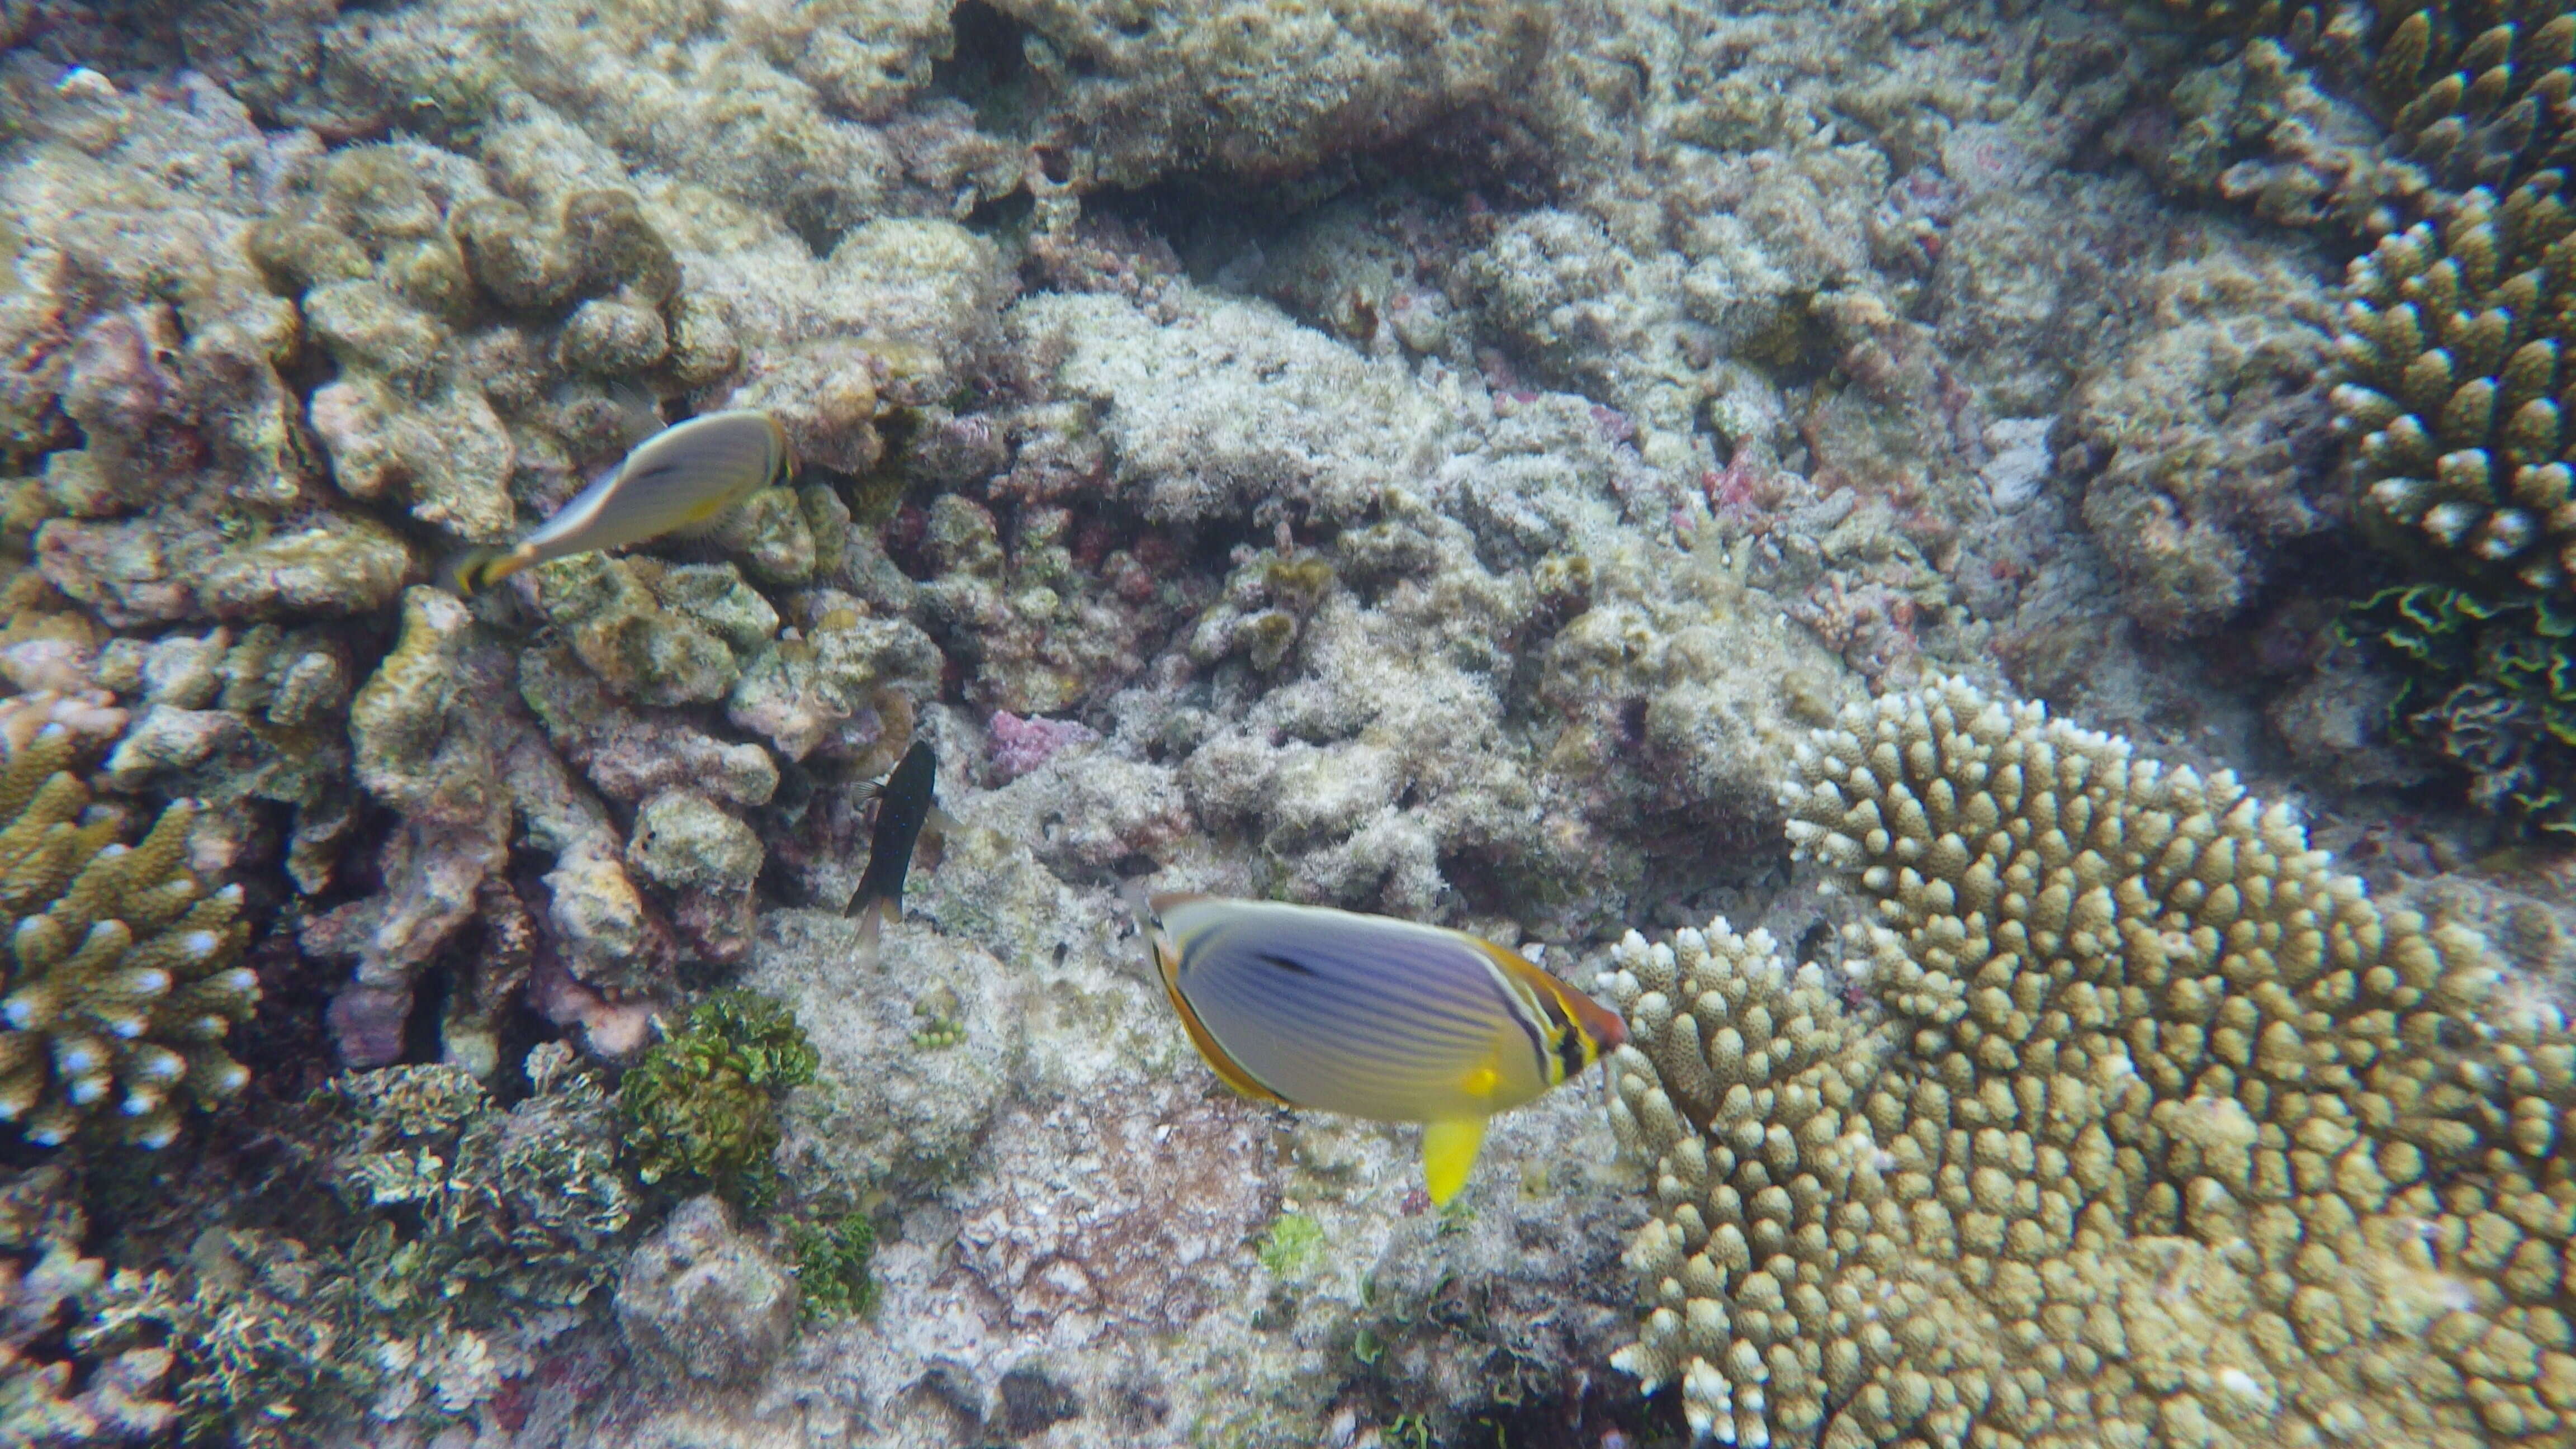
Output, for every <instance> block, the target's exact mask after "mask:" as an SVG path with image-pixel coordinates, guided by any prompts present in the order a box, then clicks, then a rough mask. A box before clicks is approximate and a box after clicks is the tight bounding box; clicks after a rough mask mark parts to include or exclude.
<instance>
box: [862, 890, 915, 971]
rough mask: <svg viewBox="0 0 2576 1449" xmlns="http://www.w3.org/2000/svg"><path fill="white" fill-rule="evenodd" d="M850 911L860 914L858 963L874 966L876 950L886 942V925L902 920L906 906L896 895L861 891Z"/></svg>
mask: <svg viewBox="0 0 2576 1449" xmlns="http://www.w3.org/2000/svg"><path fill="white" fill-rule="evenodd" d="M850 913H853V915H858V964H863V967H873V964H876V951H878V949H881V944H884V936H886V926H894V923H896V920H902V918H904V908H902V905H899V902H896V900H894V897H886V895H871V892H860V895H858V900H855V902H850Z"/></svg>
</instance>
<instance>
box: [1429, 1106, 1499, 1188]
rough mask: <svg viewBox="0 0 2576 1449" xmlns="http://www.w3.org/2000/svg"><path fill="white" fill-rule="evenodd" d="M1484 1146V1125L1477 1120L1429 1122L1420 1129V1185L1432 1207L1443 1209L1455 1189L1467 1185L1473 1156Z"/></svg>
mask: <svg viewBox="0 0 2576 1449" xmlns="http://www.w3.org/2000/svg"><path fill="white" fill-rule="evenodd" d="M1484 1145H1485V1122H1484V1119H1483V1118H1481V1117H1471V1118H1457V1119H1452V1120H1450V1121H1447V1122H1431V1123H1426V1124H1424V1126H1423V1128H1422V1185H1423V1187H1424V1188H1426V1189H1427V1190H1429V1192H1430V1193H1431V1204H1432V1206H1434V1207H1445V1206H1447V1205H1448V1202H1449V1199H1451V1198H1453V1197H1456V1196H1457V1195H1458V1189H1460V1188H1462V1187H1465V1186H1466V1185H1467V1174H1468V1173H1469V1172H1471V1171H1473V1170H1474V1169H1475V1166H1476V1153H1477V1151H1478V1150H1479V1149H1481V1148H1482V1147H1483V1146H1484Z"/></svg>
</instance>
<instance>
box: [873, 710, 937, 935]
mask: <svg viewBox="0 0 2576 1449" xmlns="http://www.w3.org/2000/svg"><path fill="white" fill-rule="evenodd" d="M938 782H939V757H938V756H937V755H935V754H933V753H932V752H931V749H930V742H929V741H928V740H914V741H913V742H912V748H911V749H908V750H906V751H904V752H903V760H902V763H900V764H898V765H896V766H895V767H894V773H893V774H891V775H888V776H886V777H885V780H884V782H883V783H881V784H874V785H870V786H868V787H867V788H866V793H867V794H868V795H872V796H874V797H875V798H876V802H877V826H876V830H875V831H874V833H872V834H871V835H869V837H868V870H867V874H865V875H863V876H860V877H859V889H858V891H857V893H856V894H854V895H852V896H851V897H850V914H852V915H855V916H857V917H858V918H859V959H860V960H861V961H862V962H873V961H874V960H876V955H877V933H878V932H879V931H880V930H882V929H883V925H884V923H885V922H888V921H899V920H902V919H903V878H904V875H905V873H906V872H908V871H910V870H911V869H912V847H913V843H914V842H915V841H918V840H919V839H920V838H921V832H922V831H923V830H924V829H928V830H930V831H932V832H934V833H940V832H944V831H945V830H946V828H947V826H948V824H949V820H948V815H947V812H945V811H943V810H941V809H940V808H939V806H938V804H937V802H935V801H934V800H933V799H932V798H931V792H932V789H933V787H934V786H936V785H937V784H938Z"/></svg>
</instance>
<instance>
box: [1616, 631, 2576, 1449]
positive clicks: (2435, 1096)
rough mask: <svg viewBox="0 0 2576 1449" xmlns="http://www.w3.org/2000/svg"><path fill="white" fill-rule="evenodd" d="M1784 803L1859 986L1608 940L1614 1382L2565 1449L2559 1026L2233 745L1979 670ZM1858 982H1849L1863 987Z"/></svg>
mask: <svg viewBox="0 0 2576 1449" xmlns="http://www.w3.org/2000/svg"><path fill="white" fill-rule="evenodd" d="M1784 793H1785V798H1786V803H1787V806H1788V809H1789V812H1790V816H1791V823H1790V826H1789V830H1790V836H1791V839H1792V841H1793V842H1794V844H1795V846H1796V849H1797V852H1798V853H1799V854H1800V855H1801V856H1805V857H1809V858H1812V859H1814V860H1816V861H1818V862H1820V863H1821V864H1823V865H1824V866H1825V867H1827V868H1828V869H1829V870H1831V871H1833V872H1835V873H1836V875H1837V876H1838V878H1839V879H1840V880H1841V881H1843V882H1844V883H1846V884H1847V885H1848V886H1849V887H1851V888H1853V889H1855V890H1856V892H1857V894H1858V895H1859V896H1860V898H1861V899H1862V900H1863V901H1865V902H1866V903H1867V906H1868V907H1869V909H1870V913H1871V915H1872V917H1873V919H1872V920H1871V922H1870V923H1869V924H1868V925H1866V926H1859V927H1854V928H1852V933H1851V934H1852V935H1853V936H1854V937H1855V939H1857V940H1859V941H1862V942H1864V943H1865V945H1866V954H1865V957H1864V958H1863V960H1864V964H1865V970H1863V971H1862V972H1860V973H1859V974H1858V975H1857V976H1856V977H1854V978H1853V982H1854V984H1855V985H1856V990H1854V991H1853V993H1852V994H1851V995H1850V996H1849V997H1848V998H1846V997H1845V996H1843V995H1841V994H1839V993H1838V991H1837V989H1836V988H1838V987H1841V986H1842V985H1843V984H1844V983H1843V981H1842V980H1840V979H1838V978H1837V977H1835V976H1833V975H1829V974H1828V969H1827V968H1825V967H1822V966H1818V965H1812V964H1811V965H1803V966H1798V967H1795V968H1792V967H1791V966H1789V965H1788V964H1787V963H1785V962H1783V961H1781V960H1780V959H1779V958H1778V957H1777V956H1776V955H1775V954H1774V953H1773V949H1772V943H1771V942H1770V940H1769V939H1768V938H1767V937H1766V936H1764V935H1763V934H1762V933H1760V932H1756V933H1754V934H1753V935H1751V936H1749V937H1747V936H1738V935H1736V934H1735V933H1733V932H1732V931H1730V930H1728V929H1727V928H1726V926H1725V923H1724V922H1722V921H1721V922H1719V923H1717V924H1716V925H1715V926H1714V927H1712V928H1711V929H1710V930H1708V931H1706V932H1695V931H1685V932H1683V933H1681V935H1680V937H1679V938H1678V939H1677V940H1676V941H1675V942H1673V943H1672V944H1671V945H1669V946H1666V945H1656V946H1649V945H1647V944H1646V943H1645V942H1644V941H1643V940H1642V939H1640V938H1639V937H1637V936H1636V935H1634V934H1633V933H1632V934H1631V935H1630V936H1629V937H1628V938H1627V939H1626V940H1625V941H1624V942H1622V943H1621V944H1620V945H1619V947H1617V948H1616V951H1615V958H1614V959H1615V964H1616V966H1617V968H1618V970H1617V973H1616V975H1615V977H1614V981H1613V994H1614V995H1615V996H1616V998H1617V999H1618V1001H1619V1002H1620V1004H1621V1005H1622V1006H1623V1007H1624V1008H1625V1009H1626V1011H1627V1012H1628V1015H1629V1019H1630V1022H1631V1024H1632V1028H1633V1032H1634V1037H1633V1041H1632V1043H1631V1045H1630V1046H1628V1047H1627V1048H1625V1049H1623V1050H1621V1051H1620V1052H1619V1053H1618V1054H1617V1056H1616V1057H1615V1058H1614V1059H1613V1061H1612V1070H1613V1072H1614V1073H1615V1081H1616V1087H1617V1090H1616V1094H1615V1097H1614V1101H1613V1106H1612V1119H1613V1124H1614V1126H1615V1128H1616V1130H1617V1132H1618V1135H1619V1137H1620V1138H1621V1140H1622V1142H1623V1143H1624V1144H1625V1146H1626V1147H1627V1149H1628V1150H1630V1151H1631V1152H1634V1153H1636V1154H1639V1155H1641V1156H1642V1157H1643V1158H1645V1159H1646V1160H1648V1161H1650V1162H1652V1163H1653V1164H1654V1180H1655V1187H1654V1198H1655V1209H1654V1216H1653V1218H1652V1219H1651V1220H1650V1221H1649V1222H1648V1223H1647V1224H1646V1226H1645V1228H1644V1229H1643V1230H1642V1231H1641V1232H1639V1234H1638V1235H1637V1237H1636V1238H1635V1240H1634V1242H1633V1244H1632V1245H1631V1247H1630V1249H1629V1252H1628V1261H1629V1262H1630V1263H1631V1264H1632V1265H1633V1266H1634V1267H1636V1268H1637V1269H1638V1270H1639V1271H1640V1273H1641V1275H1642V1282H1643V1291H1644V1297H1645V1302H1644V1307H1645V1310H1646V1317H1645V1322H1644V1331H1643V1334H1642V1336H1641V1338H1640V1341H1639V1342H1638V1343H1636V1344H1635V1345H1634V1346H1632V1347H1630V1348H1628V1349H1626V1350H1624V1351H1623V1352H1622V1353H1621V1354H1620V1355H1619V1356H1618V1359H1617V1362H1619V1363H1620V1364H1621V1365H1623V1366H1625V1367H1627V1368H1629V1369H1630V1370H1632V1371H1633V1372H1635V1373H1637V1374H1639V1375H1640V1376H1641V1377H1643V1378H1645V1379H1646V1380H1648V1381H1649V1382H1653V1383H1665V1382H1673V1381H1678V1382H1679V1383H1680V1384H1681V1386H1682V1393H1683V1396H1684V1402H1685V1405H1686V1407H1687V1411H1688V1414H1689V1417H1690V1419H1691V1421H1692V1423H1693V1425H1694V1426H1695V1427H1696V1428H1697V1429H1698V1430H1699V1431H1700V1432H1702V1433H1705V1434H1713V1435H1714V1436H1715V1437H1716V1438H1718V1439H1719V1440H1721V1441H1723V1442H1728V1443H1742V1444H1753V1445H1761V1444H1769V1443H1800V1444H1821V1445H1823V1446H1826V1449H1856V1446H1862V1445H1881V1444H1904V1445H1943V1446H1950V1445H1995V1446H2003V1445H2023V1446H2056V1445H2063V1446H2068V1449H2072V1446H2076V1445H2087V1446H2090V1445H2111V1446H2120V1445H2146V1444H2149V1443H2157V1444H2193V1445H2240V1444H2241V1445H2257V1444H2260V1445H2299V1444H2324V1443H2343V1444H2410V1445H2428V1446H2453V1445H2456V1446H2468V1445H2473V1444H2484V1443H2497V1442H2552V1443H2564V1442H2566V1440H2567V1437H2568V1436H2569V1434H2570V1433H2571V1431H2576V1331H2571V1327H2570V1321H2569V1314H2570V1312H2571V1311H2576V1301H2571V1300H2576V1283H2571V1282H2570V1280H2569V1278H2568V1276H2567V1262H2568V1260H2567V1257H2566V1250H2567V1240H2568V1236H2569V1233H2570V1228H2571V1222H2576V1176H2572V1175H2571V1172H2570V1166H2569V1163H2568V1161H2567V1160H2566V1158H2564V1157H2563V1156H2559V1155H2556V1149H2557V1147H2558V1145H2559V1143H2560V1141H2561V1140H2562V1134H2563V1133H2565V1132H2566V1131H2567V1130H2568V1129H2569V1128H2570V1127H2571V1126H2576V1120H2571V1115H2572V1114H2576V1037H2571V1035H2570V1033H2569V1031H2568V1029H2567V1025H2566V1022H2565V1019H2564V1017H2563V1016H2562V1015H2561V1014H2560V1013H2559V1011H2558V1010H2557V1009H2556V1008H2555V1007H2554V1006H2552V1005H2550V1004H2548V1003H2546V1002H2545V1001H2543V1000H2541V999H2539V998H2538V997H2537V996H2534V995H2531V994H2529V993H2528V992H2526V991H2525V990H2524V989H2523V988H2522V987H2521V986H2519V985H2515V984H2509V983H2508V981H2507V979H2506V978H2505V977H2504V976H2503V974H2502V973H2501V972H2500V971H2499V969H2498V967H2497V966H2496V964H2495V963H2494V960H2493V958H2492V957H2490V956H2489V954H2488V953H2487V951H2486V949H2485V946H2484V944H2483V942H2482V941H2481V940H2480V939H2479V938H2478V937H2477V936H2475V935H2474V934H2473V933H2471V932H2469V931H2466V930H2463V929H2459V928H2456V927H2449V926H2435V925H2432V924H2429V923H2427V922H2426V921H2425V920H2424V919H2422V918H2421V917H2419V916H2417V915H2416V914H2414V913H2412V912H2409V911H2402V910H2391V909H2383V908H2382V907H2380V906H2378V905H2376V904H2374V903H2373V902H2372V901H2371V900H2370V899H2369V898H2368V897H2367V895H2366V894H2365V892H2364V890H2363V887H2362V886H2361V884H2360V883H2359V882H2358V881H2357V880H2355V879H2353V878H2352V877H2349V876H2343V875H2337V874H2335V873H2334V872H2333V871H2332V870H2331V869H2330V868H2329V863H2328V859H2327V857H2326V856H2325V855H2324V854H2323V853H2322V852H2318V851H2313V850H2310V849H2309V848H2308V844H2307V838H2306V833H2305V831H2304V830H2303V829H2302V828H2301V827H2300V825H2299V824H2298V822H2297V821H2296V819H2295V818H2294V817H2293V815H2292V814H2291V812H2290V811H2289V810H2288V809H2286V808H2285V807H2282V806H2278V805H2275V806H2272V807H2270V808H2266V807H2265V806H2264V805H2263V804H2262V803H2261V802H2259V801H2257V800H2255V799H2253V798H2251V797H2249V796H2248V795H2246V793H2245V792H2244V790H2243V789H2242V788H2241V787H2239V785H2238V784H2237V782H2236V781H2235V780H2234V779H2233V778H2232V777H2231V776H2229V775H2227V774H2224V773H2221V774H2218V775H2215V776H2208V777H2204V776H2202V775H2200V774H2199V773H2197V772H2195V771H2193V770H2190V769H2187V768H2183V769H2167V768H2165V767H2164V766H2162V765H2160V764H2157V763H2155V762H2153V761H2150V760H2145V759H2141V758H2138V757H2136V756H2135V755H2134V754H2133V753H2132V751H2131V749H2130V747H2129V745H2128V743H2127V742H2126V741H2123V740H2120V739H2116V738H2111V737H2107V736H2104V735H2099V734H2094V733H2089V732H2087V731H2084V730H2080V729H2077V728H2074V727H2073V726H2071V725H2068V724H2066V723H2064V722H2063V721H2057V720H2051V719H2049V718H2048V717H2047V715H2046V712H2045V711H2044V710H2043V709H2042V708H2041V707H2039V706H2037V705H2029V704H2006V703H2002V702H1999V701H1995V700H1991V699H1988V698H1987V697H1985V696H1984V695H1982V694H1980V693H1978V692H1977V691H1976V690H1975V689H1973V688H1971V687H1969V686H1968V685H1966V684H1963V683H1961V682H1959V681H1956V680H1952V681H1947V682H1944V683H1940V684H1936V685H1933V686H1930V687H1928V688H1926V689H1924V690H1922V691H1921V692H1919V693H1914V694H1906V695H1896V696H1890V697H1884V698H1882V699H1880V700H1878V701H1877V702H1876V704H1875V706H1874V707H1855V708H1853V709H1851V710H1847V711H1846V712H1845V713H1844V715H1843V717H1842V720H1841V722H1840V726H1839V727H1838V728H1835V729H1831V730H1825V731H1820V732H1819V733H1818V736H1817V738H1816V739H1815V741H1814V742H1813V744H1812V745H1810V746H1808V747H1806V748H1805V749H1804V750H1803V751H1802V753H1801V755H1800V762H1799V765H1798V779H1797V780H1796V782H1795V783H1793V784H1791V785H1790V786H1789V787H1788V788H1787V789H1786V791H1785V792H1784ZM1847 1000H1848V1001H1850V1002H1851V1003H1853V1004H1849V1005H1847V1004H1846V1001H1847Z"/></svg>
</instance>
